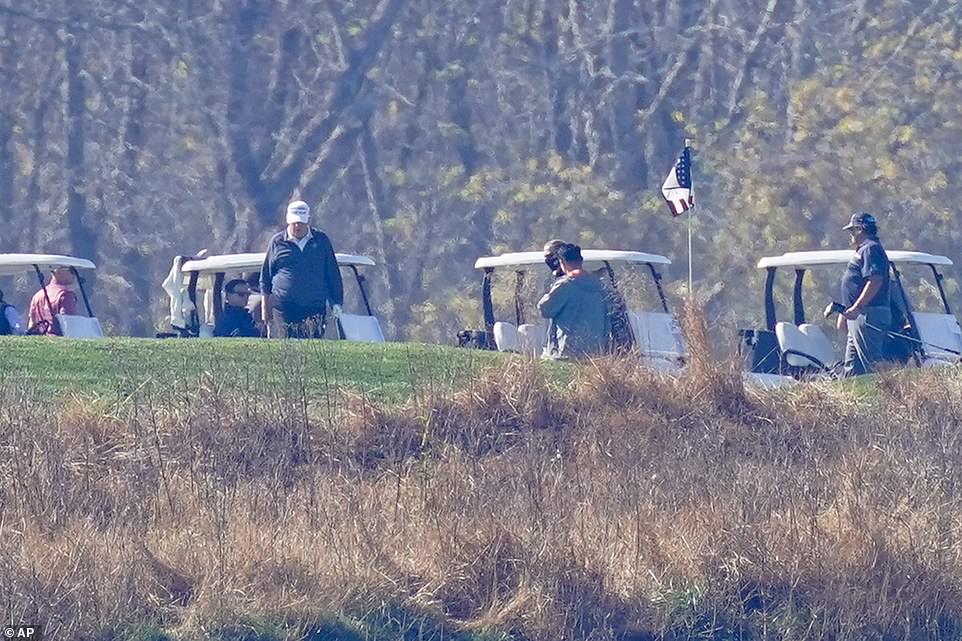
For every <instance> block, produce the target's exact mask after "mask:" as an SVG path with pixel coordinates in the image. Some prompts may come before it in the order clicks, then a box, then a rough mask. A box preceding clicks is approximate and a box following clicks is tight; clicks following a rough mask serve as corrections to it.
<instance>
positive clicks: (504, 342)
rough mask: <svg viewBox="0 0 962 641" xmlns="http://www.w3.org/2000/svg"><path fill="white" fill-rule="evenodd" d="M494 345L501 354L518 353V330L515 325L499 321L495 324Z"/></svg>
mask: <svg viewBox="0 0 962 641" xmlns="http://www.w3.org/2000/svg"><path fill="white" fill-rule="evenodd" d="M494 343H495V345H497V346H498V351H499V352H517V351H518V328H517V326H516V325H514V324H513V323H505V322H502V321H498V322H497V323H495V324H494Z"/></svg>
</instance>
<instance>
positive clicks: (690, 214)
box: [685, 138, 695, 298]
mask: <svg viewBox="0 0 962 641" xmlns="http://www.w3.org/2000/svg"><path fill="white" fill-rule="evenodd" d="M690 145H691V139H690V138H685V149H688V147H689V146H690ZM689 153H690V152H689ZM694 215H695V211H694V208H692V209H689V210H688V296H689V297H692V298H693V297H694V295H695V290H694V288H693V282H694V279H693V278H692V274H693V270H692V257H691V219H692V217H693V216H694Z"/></svg>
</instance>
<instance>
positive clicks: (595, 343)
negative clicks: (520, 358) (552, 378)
mask: <svg viewBox="0 0 962 641" xmlns="http://www.w3.org/2000/svg"><path fill="white" fill-rule="evenodd" d="M557 256H558V258H559V259H560V261H561V268H562V269H563V270H564V273H565V275H564V277H563V278H559V279H558V280H556V281H555V283H554V284H553V285H552V286H551V290H550V291H549V292H548V293H547V294H545V295H544V297H542V299H541V300H540V301H538V310H539V311H540V312H541V315H542V316H543V317H544V318H547V319H549V325H548V345H547V347H546V348H545V354H544V355H545V356H546V357H548V358H558V359H562V358H580V357H590V356H600V355H602V354H604V353H605V352H606V351H607V350H608V341H609V336H610V335H611V317H610V315H609V313H608V304H607V296H606V294H605V290H604V287H603V286H602V284H601V279H599V278H598V277H597V276H595V275H594V274H592V273H590V272H586V271H584V270H583V269H582V267H583V263H584V261H583V259H582V256H581V247H579V246H578V245H572V244H570V243H569V244H566V245H565V246H564V247H562V248H561V249H559V250H558V251H557Z"/></svg>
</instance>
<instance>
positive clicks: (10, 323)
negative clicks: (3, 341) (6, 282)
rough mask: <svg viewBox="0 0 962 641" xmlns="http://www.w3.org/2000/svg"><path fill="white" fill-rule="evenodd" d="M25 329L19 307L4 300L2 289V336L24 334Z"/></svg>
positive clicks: (0, 311)
mask: <svg viewBox="0 0 962 641" xmlns="http://www.w3.org/2000/svg"><path fill="white" fill-rule="evenodd" d="M25 331H26V330H25V328H24V327H23V323H22V321H21V319H20V313H19V312H17V308H16V307H14V306H13V305H11V304H10V303H8V302H7V301H6V300H4V298H3V290H0V336H10V335H13V336H23V334H24V332H25Z"/></svg>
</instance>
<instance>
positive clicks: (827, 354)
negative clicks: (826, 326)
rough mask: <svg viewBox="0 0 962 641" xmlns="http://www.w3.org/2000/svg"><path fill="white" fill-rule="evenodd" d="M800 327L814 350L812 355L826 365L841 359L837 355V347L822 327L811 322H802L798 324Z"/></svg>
mask: <svg viewBox="0 0 962 641" xmlns="http://www.w3.org/2000/svg"><path fill="white" fill-rule="evenodd" d="M798 329H799V331H801V332H802V333H803V334H805V336H807V337H808V346H809V348H810V349H811V350H812V351H811V352H809V353H810V354H811V355H812V356H814V357H815V358H817V359H818V360H820V361H822V363H823V364H825V365H826V366H828V365H832V364H833V363H835V362H836V361H837V360H839V359H838V358H837V357H836V356H835V348H834V347H833V346H832V341H831V339H830V338H829V337H828V336H826V335H825V331H824V330H823V329H822V328H821V327H819V326H818V325H813V324H811V323H802V324H801V325H799V326H798Z"/></svg>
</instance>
